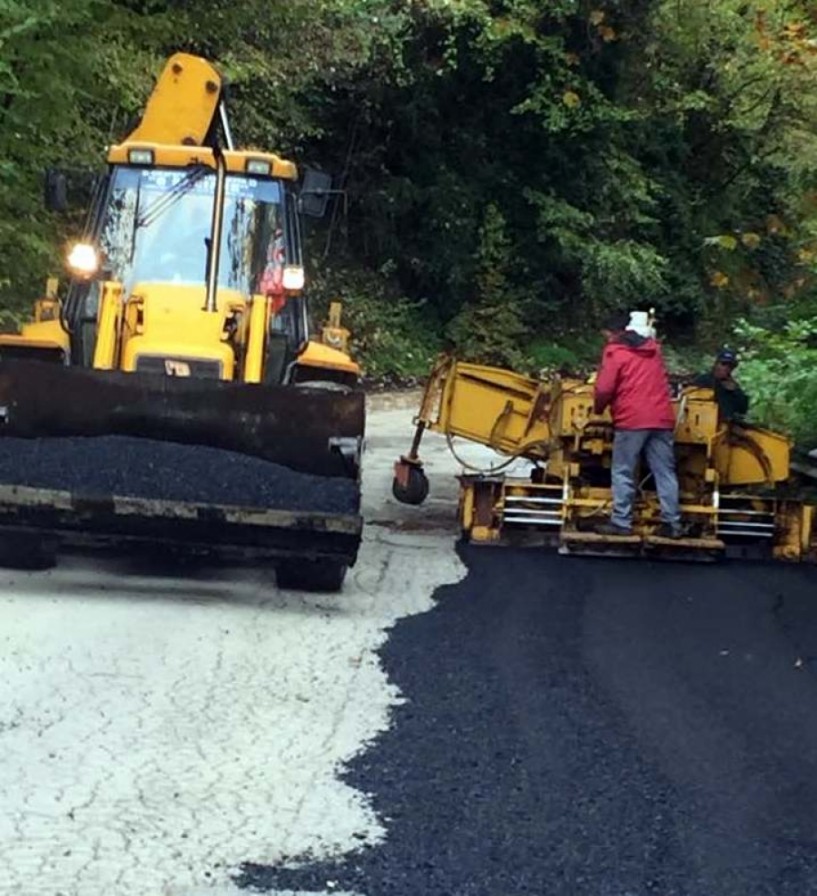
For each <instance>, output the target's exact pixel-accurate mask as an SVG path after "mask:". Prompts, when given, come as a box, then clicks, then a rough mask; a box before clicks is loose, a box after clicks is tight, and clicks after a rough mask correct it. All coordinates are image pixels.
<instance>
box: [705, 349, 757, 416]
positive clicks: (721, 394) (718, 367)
mask: <svg viewBox="0 0 817 896" xmlns="http://www.w3.org/2000/svg"><path fill="white" fill-rule="evenodd" d="M738 360H739V359H738V356H737V352H734V351H732V349H731V348H722V349H721V350H720V351H719V352H718V354H717V357H716V358H715V363H714V364H713V365H712V369H711V370H710V371H708V372H707V373H701V374H699V375H698V376H696V377H695V379H694V380H693V381H692V382H693V385H695V386H701V387H703V388H705V389H713V390H714V392H715V399H716V400H717V402H718V409H719V410H720V415H721V419H722V420H734V419H735V417H742V416H743V415H744V414H745V413H746V412H747V411H748V410H749V396H748V395H747V394H746V393H745V392H744V391H743V389H741V388H740V386H739V385H738V384H737V383H736V382H735V379H734V377H733V376H732V371H733V370H734V369H735V368H736V367H737V366H738Z"/></svg>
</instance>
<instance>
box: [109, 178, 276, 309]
mask: <svg viewBox="0 0 817 896" xmlns="http://www.w3.org/2000/svg"><path fill="white" fill-rule="evenodd" d="M215 184H216V175H215V172H213V171H212V170H210V169H208V168H203V167H201V168H190V169H178V168H173V169H167V168H151V169H134V168H118V169H116V170H115V171H114V174H113V179H112V183H111V190H110V192H109V194H108V200H107V207H106V210H105V214H104V215H103V217H102V223H101V232H100V234H99V242H100V248H101V249H102V251H103V253H104V255H105V257H106V258H107V265H108V267H109V269H110V270H111V274H112V276H113V277H114V279H116V280H118V281H120V282H121V283H123V285H124V287H125V290H126V292H129V291H130V290H131V289H132V288H133V286H134V284H136V283H144V282H157V281H161V282H171V283H184V284H204V283H205V281H206V278H207V241H208V240H209V237H210V226H211V221H212V216H213V200H214V191H215ZM282 221H283V211H282V190H281V185H280V183H279V182H278V181H274V180H266V179H262V178H253V177H248V176H246V175H240V174H228V175H227V178H226V187H225V207H224V229H223V231H222V236H221V256H220V259H219V271H218V282H219V286H223V287H226V288H229V289H236V290H239V291H240V292H242V293H244V294H245V295H249V294H250V293H253V292H257V291H259V290H260V289H261V284H262V282H263V279H264V271H265V267H266V266H267V262H268V257H270V256H271V255H272V254H273V252H274V250H275V249H276V248H277V249H278V250H279V254H280V250H281V247H282V245H283V234H282V230H281V228H282V227H283V224H282Z"/></svg>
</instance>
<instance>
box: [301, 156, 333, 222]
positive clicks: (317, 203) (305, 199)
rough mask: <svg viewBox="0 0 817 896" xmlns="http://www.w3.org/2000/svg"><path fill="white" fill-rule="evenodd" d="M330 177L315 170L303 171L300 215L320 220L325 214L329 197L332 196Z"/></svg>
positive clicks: (323, 172)
mask: <svg viewBox="0 0 817 896" xmlns="http://www.w3.org/2000/svg"><path fill="white" fill-rule="evenodd" d="M332 192H333V190H332V175H331V174H327V173H326V172H325V171H318V170H317V169H316V168H307V169H306V170H305V171H304V182H303V186H302V187H301V193H300V206H301V213H302V214H304V215H307V216H308V217H310V218H322V217H323V216H324V215H325V214H326V206H327V204H328V203H329V196H330V195H331V194H332Z"/></svg>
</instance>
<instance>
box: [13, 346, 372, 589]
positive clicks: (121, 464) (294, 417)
mask: <svg viewBox="0 0 817 896" xmlns="http://www.w3.org/2000/svg"><path fill="white" fill-rule="evenodd" d="M364 419H365V406H364V396H363V395H362V393H355V392H347V391H342V390H339V391H333V390H328V389H327V390H324V389H317V388H311V389H310V388H308V387H301V386H266V385H244V384H237V383H228V382H220V381H214V380H205V379H193V378H190V379H188V378H180V377H163V376H157V375H153V374H143V373H138V374H123V373H118V372H107V371H95V370H86V369H81V368H70V367H64V366H61V365H57V364H48V363H43V362H37V361H22V360H19V361H8V362H0V565H14V563H8V562H6V558H7V557H8V556H11V559H12V561H15V560H19V559H23V560H24V561H25V557H24V556H19V555H25V554H26V553H28V552H29V551H30V550H33V551H34V552H35V553H36V551H37V550H38V546H42V545H46V546H48V551H51V550H52V548H53V551H54V552H56V551H59V550H60V549H61V548H62V547H67V548H75V549H86V548H88V549H92V550H98V549H112V550H114V551H116V552H123V551H124V552H130V551H132V550H142V549H146V550H148V551H154V550H159V551H169V552H171V553H173V554H177V555H197V556H206V557H209V558H212V559H219V560H224V561H227V562H250V563H256V562H259V561H262V560H266V561H272V562H273V563H274V565H275V567H276V570H277V575H278V582H279V585H280V586H281V587H295V588H307V589H308V590H315V589H317V590H337V589H338V588H339V587H340V584H341V582H342V580H343V574H344V573H345V570H346V568H347V567H348V566H351V565H353V564H354V563H355V560H356V558H357V552H358V548H359V546H360V541H361V533H362V527H363V521H362V518H361V516H360V479H359V463H360V451H361V447H362V440H363V432H364Z"/></svg>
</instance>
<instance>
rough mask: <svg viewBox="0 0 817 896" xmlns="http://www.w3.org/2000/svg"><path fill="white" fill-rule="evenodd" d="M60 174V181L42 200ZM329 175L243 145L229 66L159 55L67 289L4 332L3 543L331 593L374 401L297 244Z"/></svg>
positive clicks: (318, 208) (60, 187)
mask: <svg viewBox="0 0 817 896" xmlns="http://www.w3.org/2000/svg"><path fill="white" fill-rule="evenodd" d="M69 184H70V181H69V180H67V177H66V174H65V173H64V172H49V174H48V176H47V179H46V204H47V205H48V207H49V208H50V209H52V210H59V209H63V208H65V206H66V195H67V190H68V186H67V185H69ZM330 186H331V181H330V182H329V183H327V178H326V177H325V176H324V175H322V174H320V173H319V172H312V173H309V172H308V173H307V176H306V177H304V179H303V182H301V181H300V179H299V174H298V171H297V169H296V166H295V165H294V164H293V163H292V162H290V161H287V160H285V159H283V158H281V157H280V156H278V155H276V154H274V153H270V152H260V151H255V150H238V149H236V148H235V147H234V145H233V140H232V136H231V133H230V127H229V122H228V119H227V115H226V110H225V103H224V89H223V83H222V79H221V77H220V75H219V73H218V71H217V70H216V69H215V68H214V67H213V66H212V65H211V64H210V63H209V62H207V61H206V60H204V59H201V58H199V57H196V56H191V55H187V54H182V53H179V54H175V55H174V56H172V57H171V58H170V59H169V60H168V61H167V63H166V66H165V68H164V70H163V72H162V74H161V76H160V77H159V79H158V81H157V83H156V86H155V89H154V91H153V93H152V94H151V96H150V98H149V101H148V102H147V105H146V108H145V110H144V113H143V115H142V118H141V120H140V121H139V123H138V125H137V126H136V127H135V128H134V129H133V130H132V131H131V133H129V134H128V136H127V137H126V138H125V139H124V140H123V141H122V142H121V143H119V144H118V145H115V146H112V147H111V148H110V149H109V150H108V153H107V169H106V171H105V173H104V175H101V176H99V177H97V178H96V181H95V184H94V190H93V197H92V200H91V203H90V208H89V211H88V215H87V223H86V226H85V232H84V233H83V234H82V238H81V240H80V241H79V242H77V243H76V245H74V246H73V248H72V250H71V251H70V254H69V256H68V268H69V272H70V282H69V283H68V286H67V289H66V290H65V291H64V294H62V295H61V294H60V291H59V288H58V284H56V283H55V282H54V281H50V282H49V286H48V289H47V290H46V295H45V297H44V298H43V299H41V300H39V301H38V302H37V303H36V305H35V313H34V319H33V320H32V322H31V323H29V324H27V325H25V326H23V327H22V329H21V332H19V333H17V334H5V335H2V336H0V547H2V551H0V553H2V554H3V555H5V556H6V557H8V555H9V554H12V555H17V556H18V558H19V557H22V556H25V555H26V554H31V553H32V552H36V551H40V552H44V553H45V554H50V553H52V552H53V551H54V550H56V549H58V548H59V547H60V546H68V547H71V546H75V547H80V548H82V547H91V548H105V547H110V548H113V549H114V550H117V551H122V550H126V551H127V550H131V549H133V550H136V549H141V548H142V547H147V548H155V547H163V548H167V549H169V550H172V551H174V552H179V553H182V554H186V553H192V554H202V555H206V556H210V557H217V558H223V559H228V560H238V561H242V560H250V561H252V562H255V561H260V560H270V561H273V562H274V563H275V565H276V568H277V575H278V581H279V584H280V585H281V586H283V587H295V588H306V589H318V590H338V589H339V588H340V587H341V584H342V581H343V577H344V574H345V572H346V569H347V567H348V566H350V565H352V564H353V563H354V562H355V559H356V556H357V551H358V547H359V543H360V536H361V529H362V520H361V517H360V512H359V505H360V481H359V480H360V456H361V450H362V440H363V434H364V413H365V411H364V397H363V394H362V392H361V391H360V388H359V368H358V365H357V364H356V363H355V362H354V361H352V359H351V358H350V357H349V356H348V354H347V353H346V352H345V350H343V348H344V347H345V343H344V336H345V333H346V331H345V330H344V329H343V328H342V327H341V326H340V322H339V315H338V309H337V308H335V309H333V317H332V321H331V322H330V325H329V326H327V327H326V328H324V330H323V332H322V334H321V336H320V337H319V338H311V336H310V332H309V325H308V317H307V310H306V304H305V298H304V267H303V259H302V249H301V223H302V216H303V215H304V214H320V213H322V209H323V207H325V205H326V202H327V199H328V194H329V187H330ZM333 344H334V346H337V345H340V348H338V347H334V346H333Z"/></svg>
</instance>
